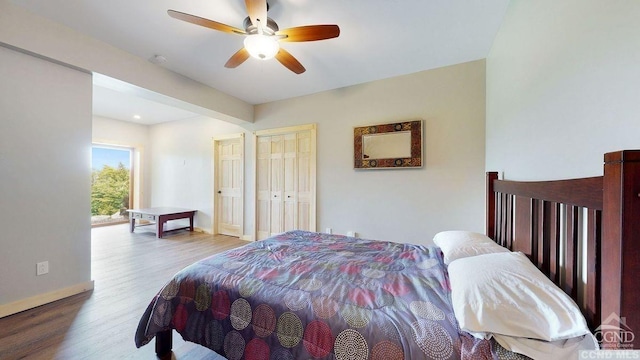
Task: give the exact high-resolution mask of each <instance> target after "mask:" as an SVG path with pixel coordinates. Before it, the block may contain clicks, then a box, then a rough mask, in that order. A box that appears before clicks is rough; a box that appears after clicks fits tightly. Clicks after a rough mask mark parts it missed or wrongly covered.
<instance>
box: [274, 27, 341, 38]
mask: <svg viewBox="0 0 640 360" xmlns="http://www.w3.org/2000/svg"><path fill="white" fill-rule="evenodd" d="M276 35H278V36H280V35H285V36H286V37H284V38H282V39H280V41H317V40H325V39H332V38H335V37H338V36H339V35H340V28H339V27H338V25H308V26H298V27H292V28H288V29H284V30H280V31H278V32H276Z"/></svg>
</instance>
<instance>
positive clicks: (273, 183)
mask: <svg viewBox="0 0 640 360" xmlns="http://www.w3.org/2000/svg"><path fill="white" fill-rule="evenodd" d="M256 146H257V159H256V165H257V166H256V171H257V174H256V176H257V181H256V185H257V189H256V190H257V191H256V192H257V204H256V215H257V219H256V230H257V231H256V232H257V234H256V236H257V239H264V238H267V237H269V236H273V235H276V234H279V233H282V232H285V231H289V230H296V229H299V230H312V231H313V230H315V219H314V217H315V211H313V208H314V207H315V205H314V203H315V179H314V178H313V177H314V176H315V165H314V164H315V162H314V159H315V131H312V130H300V131H293V132H287V133H283V134H275V135H262V136H257V144H256Z"/></svg>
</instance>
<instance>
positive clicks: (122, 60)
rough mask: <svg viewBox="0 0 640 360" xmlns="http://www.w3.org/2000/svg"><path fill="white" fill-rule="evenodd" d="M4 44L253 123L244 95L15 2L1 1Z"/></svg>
mask: <svg viewBox="0 0 640 360" xmlns="http://www.w3.org/2000/svg"><path fill="white" fill-rule="evenodd" d="M2 43H4V44H8V45H9V46H13V47H16V48H19V49H24V50H27V51H30V52H33V53H36V54H39V55H41V56H45V57H48V58H51V59H55V60H56V61H60V62H63V63H65V64H70V65H73V66H76V67H78V68H81V69H85V70H89V71H92V72H96V73H99V74H102V75H107V76H109V77H111V78H114V79H118V80H122V81H124V82H127V83H129V84H133V85H134V86H129V87H126V88H127V90H128V91H130V92H131V93H134V94H136V95H139V96H143V97H147V98H149V99H152V100H155V101H166V102H168V103H170V104H172V105H175V104H176V103H179V104H181V105H182V106H187V107H188V108H189V110H190V111H193V112H197V113H201V114H205V115H208V116H214V117H217V118H219V119H223V120H226V121H231V122H239V123H244V122H251V121H253V106H252V105H250V104H248V103H246V102H244V101H242V100H240V99H238V98H235V97H233V96H230V95H227V94H224V93H222V92H220V91H218V90H216V89H213V88H211V87H209V86H207V85H204V84H202V83H199V82H197V81H194V80H192V79H189V78H187V77H185V76H182V75H179V74H176V73H174V72H171V71H169V70H167V69H165V68H163V67H161V66H157V65H154V64H151V63H150V62H149V61H147V60H146V59H142V58H139V57H137V56H134V55H132V54H129V53H127V52H125V51H123V50H121V49H118V48H116V47H114V46H112V45H109V44H107V43H104V42H102V41H99V40H96V39H94V38H91V37H89V36H87V35H84V34H81V33H79V32H77V31H75V30H73V29H71V28H69V27H66V26H64V25H61V24H59V23H56V22H54V21H51V20H49V19H46V18H43V17H41V16H38V15H35V14H33V13H31V12H29V11H27V10H25V9H24V8H22V7H20V6H18V5H15V4H13V3H11V1H10V0H0V44H2ZM145 89H146V90H145ZM149 90H150V91H149ZM159 94H160V95H159Z"/></svg>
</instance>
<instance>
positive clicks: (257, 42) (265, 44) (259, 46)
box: [244, 34, 280, 60]
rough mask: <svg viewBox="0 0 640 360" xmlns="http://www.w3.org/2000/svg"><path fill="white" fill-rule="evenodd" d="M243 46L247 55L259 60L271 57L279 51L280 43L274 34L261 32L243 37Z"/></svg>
mask: <svg viewBox="0 0 640 360" xmlns="http://www.w3.org/2000/svg"><path fill="white" fill-rule="evenodd" d="M244 47H245V48H246V49H247V51H248V52H249V55H251V56H252V57H254V58H256V59H260V60H269V59H273V57H275V56H276V54H277V53H278V51H280V44H278V40H276V38H275V37H274V36H269V35H262V34H252V35H248V36H247V37H245V38H244Z"/></svg>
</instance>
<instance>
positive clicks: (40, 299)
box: [0, 280, 93, 318]
mask: <svg viewBox="0 0 640 360" xmlns="http://www.w3.org/2000/svg"><path fill="white" fill-rule="evenodd" d="M89 290H93V280H91V281H89V282H86V283H81V284H76V285H73V286H69V287H67V288H64V289H58V290H54V291H52V292H48V293H46V294H40V295H36V296H32V297H30V298H26V299H22V300H18V301H14V302H12V303H9V304H5V305H0V318H3V317H5V316H9V315H13V314H16V313H19V312H21V311H25V310H29V309H33V308H34V307H38V306H40V305H44V304H48V303H50V302H54V301H56V300H60V299H64V298H66V297H69V296H72V295H76V294H80V293H83V292H85V291H89Z"/></svg>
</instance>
